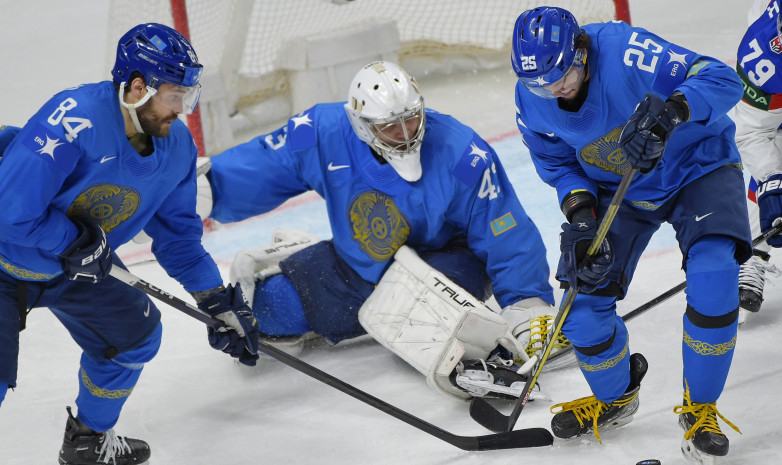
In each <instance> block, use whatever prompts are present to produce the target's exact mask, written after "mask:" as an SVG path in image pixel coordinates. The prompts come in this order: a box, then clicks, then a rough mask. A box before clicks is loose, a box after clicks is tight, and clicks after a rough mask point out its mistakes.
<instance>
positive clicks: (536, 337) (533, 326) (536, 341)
mask: <svg viewBox="0 0 782 465" xmlns="http://www.w3.org/2000/svg"><path fill="white" fill-rule="evenodd" d="M553 325H554V317H553V316H551V315H543V316H536V317H534V318H532V320H530V323H529V333H530V334H529V342H528V343H527V347H526V349H525V352H527V355H529V356H530V358H531V357H533V356H535V355H538V356H539V355H540V351H541V349H543V344H544V343H545V342H546V337H547V336H548V333H549V331H550V330H551V328H552V327H553ZM569 344H570V342H569V341H568V340H567V338H566V337H565V335H564V334H562V333H561V332H560V333H559V335H558V336H557V340H556V341H554V345H553V346H552V347H551V352H550V353H551V354H553V353H555V352H556V351H557V350H559V349H562V348H564V347H567V346H568V345H569Z"/></svg>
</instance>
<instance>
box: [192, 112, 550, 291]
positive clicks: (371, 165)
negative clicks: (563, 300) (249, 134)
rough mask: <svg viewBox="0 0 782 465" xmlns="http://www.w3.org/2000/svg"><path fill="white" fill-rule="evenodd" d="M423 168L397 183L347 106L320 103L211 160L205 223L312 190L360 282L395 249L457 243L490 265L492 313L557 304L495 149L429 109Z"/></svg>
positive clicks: (538, 243) (535, 235) (541, 252)
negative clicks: (525, 302) (530, 303)
mask: <svg viewBox="0 0 782 465" xmlns="http://www.w3.org/2000/svg"><path fill="white" fill-rule="evenodd" d="M421 165H422V171H423V174H422V176H421V178H420V179H419V180H418V181H415V182H412V183H411V182H407V181H405V180H404V179H402V178H401V177H400V176H399V175H398V174H397V173H396V171H394V169H393V168H392V167H391V166H390V165H389V164H383V163H380V162H378V160H377V159H376V158H375V156H373V154H372V152H371V150H370V148H369V146H368V145H367V144H365V143H364V142H362V141H361V140H360V139H359V138H358V136H356V134H355V132H354V131H353V128H352V127H351V125H350V121H349V120H348V117H347V114H346V113H345V109H344V102H343V103H327V104H319V105H315V106H314V107H313V108H311V109H309V110H307V111H305V112H303V113H301V114H299V115H296V116H294V117H293V118H291V119H290V120H289V121H288V124H287V125H285V126H284V127H282V128H280V129H278V130H277V131H275V132H272V133H271V134H266V135H262V136H258V137H257V138H255V139H253V140H251V141H249V142H247V143H245V144H241V145H239V146H236V147H234V148H232V149H229V150H227V151H226V152H223V153H222V154H219V155H216V156H214V157H212V168H211V170H210V171H209V173H208V174H207V176H208V177H209V179H210V182H211V185H212V192H213V197H214V198H213V200H214V207H213V210H212V217H214V218H215V219H217V220H218V221H221V222H228V221H239V220H242V219H245V218H248V217H250V216H254V215H258V214H261V213H264V212H266V211H269V210H271V209H273V208H275V207H276V206H277V205H279V204H281V203H282V202H284V201H285V200H287V199H288V198H290V197H293V196H295V195H298V194H300V193H302V192H306V191H309V190H314V191H316V192H318V194H320V196H321V197H323V198H324V199H325V201H326V210H327V212H328V217H329V223H330V225H331V233H332V235H333V239H334V246H335V248H336V249H337V252H338V253H339V255H340V257H341V258H342V259H343V260H345V262H347V263H348V265H350V267H351V268H352V269H353V270H355V271H356V272H357V273H358V274H359V275H361V277H362V278H363V279H365V280H366V281H370V282H374V283H376V282H378V280H379V279H380V277H381V276H382V274H383V273H384V272H385V270H386V269H387V267H388V265H389V264H390V262H391V260H392V258H393V255H394V253H395V252H396V251H397V250H398V249H399V247H401V246H402V244H407V245H408V246H410V247H412V248H413V249H415V250H417V251H419V252H420V251H426V250H437V249H440V248H442V247H443V246H445V245H446V244H447V243H448V242H449V241H451V240H452V239H457V238H458V239H462V240H464V241H465V242H466V244H467V246H468V247H469V248H470V249H471V250H472V251H473V253H475V255H476V256H477V257H478V258H480V259H481V260H482V261H483V262H484V263H486V271H487V273H488V275H489V277H490V278H491V281H492V286H493V289H494V295H495V297H496V298H497V301H498V302H499V303H500V305H502V306H505V305H508V304H512V303H515V302H516V301H518V300H520V299H523V298H527V297H541V298H543V299H544V300H547V301H549V302H553V292H552V290H551V286H550V285H549V282H548V280H549V269H548V265H547V263H546V251H545V246H544V245H543V241H542V238H541V237H540V233H539V231H538V229H537V227H536V226H535V224H534V223H533V222H532V220H531V219H530V218H529V217H528V216H527V214H526V213H525V211H524V209H523V208H522V206H521V203H520V201H519V199H518V197H517V196H516V193H515V191H514V190H513V187H512V186H511V184H510V181H509V180H508V177H507V175H506V174H505V171H504V169H503V167H502V165H501V163H500V160H499V159H498V158H497V154H496V153H495V152H494V150H493V149H492V148H491V146H489V144H488V143H486V141H484V140H483V139H481V138H480V137H479V136H478V135H477V134H476V133H475V132H474V131H472V130H471V129H470V128H468V127H466V126H464V125H462V124H461V123H459V122H458V121H456V120H455V119H454V118H452V117H450V116H448V115H443V114H440V113H437V112H435V111H432V110H429V109H427V110H426V132H425V135H424V138H423V143H422V145H421ZM302 221H306V218H302Z"/></svg>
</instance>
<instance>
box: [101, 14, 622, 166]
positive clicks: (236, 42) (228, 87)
mask: <svg viewBox="0 0 782 465" xmlns="http://www.w3.org/2000/svg"><path fill="white" fill-rule="evenodd" d="M551 4H553V5H555V6H560V7H562V8H565V9H567V10H569V11H571V12H572V13H573V14H574V15H575V16H576V18H577V20H578V21H579V24H581V25H583V24H588V23H593V22H603V21H610V20H612V19H621V20H624V21H627V22H630V12H629V7H628V0H560V1H552V2H542V1H534V0H393V1H388V0H352V1H351V0H255V1H253V0H219V1H214V0H141V1H133V2H129V1H126V0H110V7H109V25H108V40H107V53H106V59H107V62H108V68H109V69H111V67H112V66H113V64H114V59H115V54H116V44H117V40H118V39H119V38H120V37H121V36H122V34H124V33H125V32H126V31H128V30H129V29H130V28H131V27H133V26H135V25H137V24H140V23H145V22H157V23H162V24H166V25H169V26H172V27H174V28H175V29H177V30H179V31H180V32H182V33H183V34H184V35H186V36H187V37H188V38H189V39H190V41H191V43H192V45H193V47H194V48H195V51H196V53H197V54H198V58H199V61H200V62H201V63H202V64H203V65H204V76H203V78H202V81H201V82H202V86H203V92H202V96H201V101H200V104H199V108H198V110H199V111H198V112H197V113H195V114H193V115H191V116H190V117H189V118H188V120H187V123H188V126H189V127H190V129H191V131H192V132H193V135H194V138H195V139H196V145H198V148H199V154H200V155H213V154H216V153H218V152H220V151H222V150H225V149H227V148H229V147H231V146H232V145H234V144H235V143H236V141H235V137H234V134H238V133H240V132H243V131H253V130H254V131H256V132H257V131H258V130H260V128H264V127H265V128H266V129H268V128H272V127H273V126H272V125H273V124H278V123H279V124H282V122H284V120H285V119H286V118H288V117H290V116H292V115H294V114H296V113H298V112H300V111H303V110H305V109H306V108H308V107H309V106H311V105H313V104H315V103H321V102H327V101H342V100H345V99H346V98H347V86H348V84H349V83H350V80H351V79H352V77H353V75H354V74H355V73H356V71H358V70H359V69H360V68H361V66H363V65H365V64H366V63H369V62H371V61H373V60H376V59H384V60H390V61H396V62H398V63H399V64H400V65H401V66H403V67H404V68H406V69H407V70H408V71H409V72H410V73H411V74H412V75H413V76H419V77H421V76H424V75H427V74H430V73H454V72H460V71H461V72H463V71H465V70H474V69H488V68H499V67H502V66H505V67H508V68H509V69H510V58H509V57H510V48H511V46H510V42H511V34H512V32H513V25H514V23H515V21H516V18H517V17H518V16H519V15H520V14H521V13H522V12H523V11H525V10H527V9H529V8H534V7H535V6H540V5H551ZM256 135H257V134H256Z"/></svg>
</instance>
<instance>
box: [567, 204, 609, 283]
mask: <svg viewBox="0 0 782 465" xmlns="http://www.w3.org/2000/svg"><path fill="white" fill-rule="evenodd" d="M596 234H597V220H595V219H575V220H574V221H573V222H572V223H563V224H562V233H560V235H559V241H560V242H559V248H560V251H561V252H562V255H560V258H559V267H558V268H557V279H558V280H560V281H566V282H568V283H574V282H576V279H578V290H579V292H583V293H586V294H589V293H590V292H593V291H594V290H595V289H598V288H599V287H602V286H603V285H605V284H607V283H606V276H607V275H608V272H609V271H611V267H612V266H613V265H614V252H613V250H612V248H611V244H610V243H609V242H608V239H607V238H606V239H604V240H603V243H602V244H601V245H600V248H599V249H598V250H597V253H596V254H595V255H594V256H592V257H588V258H587V256H586V254H587V250H588V249H589V245H590V244H591V243H592V239H594V237H595V235H596ZM571 286H572V284H571Z"/></svg>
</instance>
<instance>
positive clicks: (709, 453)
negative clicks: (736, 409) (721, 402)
mask: <svg viewBox="0 0 782 465" xmlns="http://www.w3.org/2000/svg"><path fill="white" fill-rule="evenodd" d="M673 412H674V413H678V414H679V426H681V427H682V429H684V431H685V433H684V439H683V440H682V445H681V448H682V454H683V455H684V457H685V458H686V459H687V460H689V461H690V462H692V463H696V464H701V465H713V464H715V463H716V459H717V457H723V456H725V455H728V449H729V446H730V444H729V442H728V438H727V437H726V436H725V435H724V434H722V430H720V425H719V423H718V422H717V417H719V418H721V419H722V421H724V422H725V423H727V424H728V426H730V427H731V428H733V429H734V430H735V431H736V432H739V433H740V431H739V429H738V428H736V426H735V425H734V424H733V423H731V422H730V421H728V420H727V419H726V418H725V417H723V416H722V414H720V412H719V411H718V410H717V405H716V403H710V404H699V403H695V402H691V401H690V392H689V389H688V390H687V391H686V392H685V393H684V405H679V406H677V407H676V408H674V409H673Z"/></svg>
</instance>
